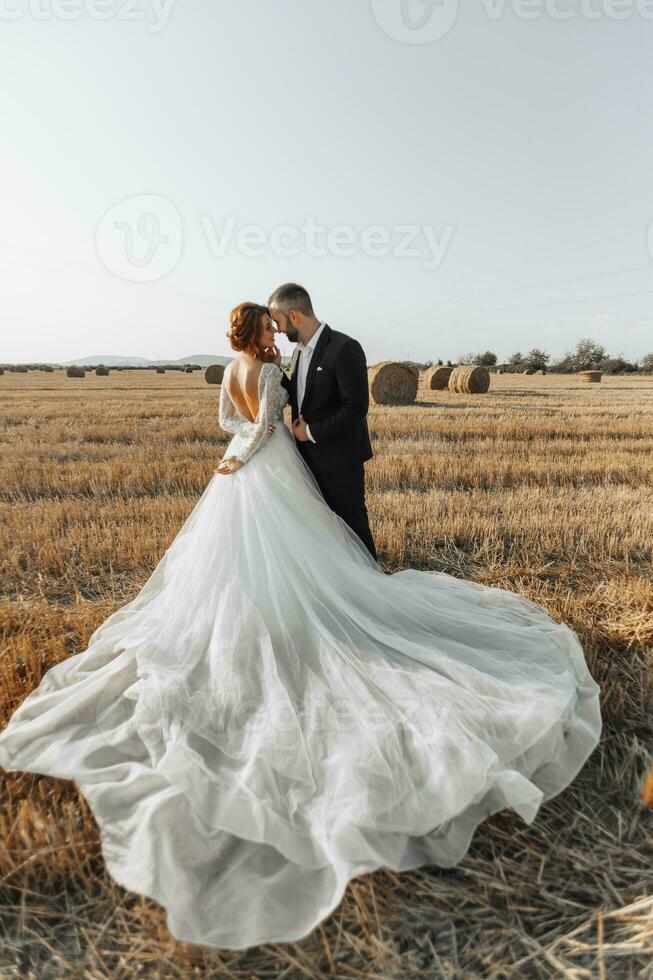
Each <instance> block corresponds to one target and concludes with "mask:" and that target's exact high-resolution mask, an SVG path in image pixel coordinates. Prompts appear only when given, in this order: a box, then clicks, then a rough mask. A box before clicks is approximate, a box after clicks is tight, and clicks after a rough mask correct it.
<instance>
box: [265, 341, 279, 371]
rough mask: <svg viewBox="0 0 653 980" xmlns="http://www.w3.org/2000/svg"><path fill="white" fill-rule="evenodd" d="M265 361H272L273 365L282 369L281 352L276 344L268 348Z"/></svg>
mask: <svg viewBox="0 0 653 980" xmlns="http://www.w3.org/2000/svg"><path fill="white" fill-rule="evenodd" d="M265 360H266V361H271V362H272V364H276V365H277V367H278V368H280V367H281V351H280V349H279V348H278V347H277V345H276V344H273V345H272V347H268V348H267V349H266V351H265Z"/></svg>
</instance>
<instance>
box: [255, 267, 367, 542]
mask: <svg viewBox="0 0 653 980" xmlns="http://www.w3.org/2000/svg"><path fill="white" fill-rule="evenodd" d="M268 308H269V310H270V316H271V317H272V319H273V320H274V321H275V323H276V325H277V328H278V329H279V331H280V332H281V333H285V335H286V336H287V337H288V340H290V341H292V342H293V343H297V347H296V348H295V350H294V352H293V356H292V360H291V362H290V377H288V375H287V374H286V373H285V371H283V372H282V378H281V384H282V385H283V386H284V388H285V389H286V391H287V392H288V395H289V399H290V405H291V409H292V430H293V433H294V436H295V439H296V440H297V448H298V450H299V452H300V453H301V455H302V457H303V459H304V462H305V463H306V465H307V466H308V468H309V469H310V470H311V472H312V474H313V476H314V477H315V479H316V480H317V483H318V485H319V487H320V490H321V491H322V495H323V496H324V499H325V500H326V502H327V504H328V505H329V507H330V508H331V510H334V511H335V512H336V514H338V515H339V516H340V517H342V519H343V520H344V521H346V523H347V524H349V526H350V527H351V528H352V530H354V531H355V532H356V534H357V535H358V537H359V538H360V539H361V541H362V542H363V544H364V545H365V546H366V547H367V549H368V551H369V552H370V554H371V555H372V556H373V558H374V559H376V548H375V547H374V539H373V538H372V532H371V531H370V525H369V520H368V516H367V508H366V506H365V471H364V465H363V464H364V463H365V462H366V461H367V460H368V459H371V458H372V446H371V444H370V436H369V432H368V429H367V419H366V415H367V409H368V406H369V388H368V384H367V365H366V363H365V352H364V351H363V348H362V347H361V345H360V344H359V343H358V341H357V340H355V339H354V338H353V337H348V336H347V334H344V333H340V331H338V330H332V329H331V327H330V326H329V325H328V323H325V322H324V321H320V320H318V318H317V317H316V316H315V313H314V312H313V304H312V303H311V297H310V296H309V294H308V293H307V291H306V290H305V289H304V287H303V286H298V285H297V284H296V283H286V284H285V285H284V286H279V288H278V289H275V291H274V292H273V293H272V295H271V296H270V299H269V300H268Z"/></svg>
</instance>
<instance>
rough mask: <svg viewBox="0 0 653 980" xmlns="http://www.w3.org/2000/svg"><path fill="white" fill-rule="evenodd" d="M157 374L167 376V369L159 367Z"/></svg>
mask: <svg viewBox="0 0 653 980" xmlns="http://www.w3.org/2000/svg"><path fill="white" fill-rule="evenodd" d="M156 373H157V374H165V373H166V369H165V368H162V367H158V368H157V369H156Z"/></svg>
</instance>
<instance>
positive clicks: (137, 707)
mask: <svg viewBox="0 0 653 980" xmlns="http://www.w3.org/2000/svg"><path fill="white" fill-rule="evenodd" d="M257 322H258V327H257V330H258V335H257V338H256V340H257V344H258V347H257V350H258V351H259V354H258V356H257V357H252V356H251V355H249V354H247V353H241V354H240V355H239V356H238V357H236V358H235V360H234V361H232V362H231V364H230V365H229V367H228V368H227V370H226V372H225V378H224V381H223V384H222V388H221V393H220V414H219V420H220V425H221V426H222V427H223V428H225V429H227V430H228V431H229V432H230V433H232V435H233V438H232V440H231V442H230V443H229V446H228V449H227V452H226V454H225V457H224V459H223V461H222V463H221V464H220V465H219V467H218V469H217V470H216V472H215V473H214V475H213V476H212V478H211V480H210V481H209V483H208V485H207V486H206V488H205V490H204V492H203V493H202V495H201V497H200V498H199V500H198V502H197V504H196V505H195V507H194V509H193V511H192V512H191V514H190V516H189V517H188V519H187V520H186V522H185V523H184V525H183V526H182V527H181V529H180V531H179V532H178V534H177V536H176V538H175V539H174V540H173V542H172V544H171V545H170V547H169V548H168V550H167V551H166V552H165V553H164V555H163V557H162V558H161V560H160V561H159V563H158V564H157V566H156V567H155V569H154V571H153V572H152V575H151V576H150V578H149V579H148V581H147V582H146V584H145V585H144V587H143V588H142V589H141V591H140V592H139V593H138V595H137V596H136V597H135V598H134V599H133V600H132V601H131V602H129V603H127V604H126V605H124V606H123V607H122V608H120V609H118V610H117V611H116V612H114V613H113V614H112V615H111V616H109V618H108V619H106V620H105V621H104V622H103V623H102V625H101V626H100V627H99V628H98V629H96V631H95V632H94V633H93V634H92V636H91V638H90V641H89V645H88V648H87V649H86V651H84V652H80V653H78V654H76V655H74V656H71V657H69V658H68V659H67V660H64V661H63V662H61V663H59V664H57V665H56V666H54V667H53V668H51V669H50V670H49V671H48V672H47V673H46V674H45V675H44V677H43V679H42V681H41V683H40V685H39V686H38V688H37V689H36V690H34V691H33V692H32V693H31V694H29V695H28V696H27V698H26V699H25V700H24V701H23V703H22V704H21V705H20V706H19V707H18V709H17V710H16V711H15V712H14V714H13V716H12V717H11V719H10V721H9V723H8V725H7V726H6V728H5V729H4V730H3V731H2V733H0V764H2V766H3V767H4V768H5V769H6V770H25V771H28V772H34V773H42V774H45V775H49V776H56V777H60V778H63V779H71V780H74V781H75V783H76V785H77V786H78V787H79V789H80V790H81V792H82V793H83V794H84V796H85V798H86V800H87V801H88V804H89V806H90V807H91V809H92V812H93V814H94V816H95V819H96V821H97V825H98V828H99V832H100V837H101V843H102V852H103V856H104V860H105V863H106V867H107V869H108V871H109V872H110V874H111V875H112V876H113V878H114V879H115V880H116V881H117V882H118V883H119V884H120V885H122V886H123V887H124V888H126V889H129V890H131V891H133V892H137V893H139V894H141V895H146V896H149V897H151V898H152V899H155V900H156V901H157V902H158V903H160V904H161V905H162V906H163V907H164V908H165V909H166V913H167V924H168V927H169V929H170V931H171V933H172V934H173V935H174V936H175V937H177V938H179V939H181V940H185V941H188V942H191V943H197V944H201V945H206V946H215V947H219V948H224V949H244V948H246V947H248V946H253V945H256V944H259V943H264V942H290V941H294V940H298V939H301V938H302V937H304V936H306V935H307V934H308V933H309V932H310V931H311V930H312V929H313V928H314V927H315V926H316V925H317V924H318V923H319V922H321V921H322V920H323V919H325V918H326V917H327V916H328V915H329V914H330V913H331V912H332V911H333V910H334V909H335V908H336V906H337V905H338V904H339V903H340V901H341V899H342V896H343V893H344V891H345V889H346V887H347V883H348V882H349V881H350V879H352V878H354V877H355V876H357V875H361V874H364V873H366V872H370V871H373V870H375V869H377V868H380V867H387V868H390V869H392V870H394V871H398V872H401V871H407V870H409V869H412V868H417V867H419V866H421V865H427V864H435V865H440V866H442V867H450V866H452V865H454V864H456V863H457V862H459V861H460V860H461V858H463V856H464V855H465V854H466V852H467V850H468V848H469V845H470V842H471V839H472V837H473V835H474V832H475V830H476V828H477V826H478V825H479V824H480V823H481V822H482V821H483V820H484V819H485V818H486V817H488V816H489V815H490V814H492V813H495V812H496V811H498V810H502V809H504V808H506V807H510V808H512V809H513V810H514V811H515V812H516V813H518V814H519V815H520V816H521V817H522V819H523V820H524V821H525V822H526V823H528V824H530V823H532V822H533V820H534V819H535V817H536V815H537V813H538V810H539V808H540V806H541V805H542V804H543V803H544V802H545V801H547V800H550V799H551V798H552V797H554V796H555V795H556V794H558V793H560V792H561V790H563V789H564V788H565V787H566V786H567V785H568V784H569V783H570V782H571V781H572V780H573V779H574V777H575V776H576V774H577V773H578V772H579V770H580V769H581V768H582V766H583V765H584V763H585V762H586V760H587V759H588V757H589V755H590V754H591V753H592V751H593V749H594V748H595V746H596V745H597V743H598V740H599V736H600V733H601V713H600V706H599V687H598V685H597V683H596V682H595V681H594V680H593V678H592V676H591V675H590V673H589V671H588V668H587V664H586V661H585V657H584V654H583V650H582V648H581V645H580V642H579V639H578V637H577V635H576V633H575V632H573V631H572V630H571V629H570V628H569V627H568V626H566V625H565V624H563V623H556V622H555V621H553V620H552V619H551V618H550V617H549V615H548V614H547V613H546V611H545V610H544V609H543V608H542V607H541V606H539V605H538V604H536V603H534V602H532V601H531V600H529V599H526V598H524V597H522V596H520V595H518V594H516V593H514V592H510V591H508V590H505V589H500V588H492V587H485V586H482V585H480V584H478V583H475V582H472V581H467V580H460V579H457V578H455V577H453V576H451V575H448V574H445V573H443V572H426V571H417V570H414V569H406V570H404V571H400V572H396V573H395V574H386V573H384V572H383V570H382V569H381V568H380V567H379V565H378V564H377V563H376V561H375V560H374V558H373V557H372V555H371V554H370V551H369V550H368V548H367V547H366V546H365V545H364V543H363V542H362V540H361V539H360V538H359V537H358V535H357V534H356V533H355V532H354V531H352V530H351V528H350V527H349V525H348V524H346V523H345V521H344V520H343V519H342V518H341V517H339V516H338V515H337V514H336V513H335V512H334V511H333V510H331V509H330V507H329V506H327V504H326V502H325V499H324V497H323V495H322V493H321V492H320V489H319V487H318V484H317V482H316V480H315V478H314V476H313V474H312V473H311V471H310V470H309V468H308V466H307V465H306V463H305V461H304V459H303V458H302V456H301V455H300V453H299V452H298V450H297V448H296V446H295V439H294V436H293V435H292V434H291V432H290V431H289V429H288V428H287V427H286V426H285V425H284V423H283V411H284V407H285V405H286V403H287V401H288V394H287V392H286V390H285V388H284V386H283V385H282V371H281V368H280V355H279V352H278V350H277V348H276V347H275V346H274V336H275V335H274V327H273V324H272V322H271V321H270V317H269V314H268V311H267V309H266V308H265V307H262V308H260V315H259V316H258V318H257Z"/></svg>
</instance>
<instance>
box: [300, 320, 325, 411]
mask: <svg viewBox="0 0 653 980" xmlns="http://www.w3.org/2000/svg"><path fill="white" fill-rule="evenodd" d="M330 333H331V327H330V326H329V324H328V323H325V324H324V330H323V331H322V333H321V334H320V339H319V340H318V342H317V344H316V346H315V350H314V351H313V353H312V355H311V363H310V364H309V365H308V374H307V375H306V387H305V388H304V399H303V401H302V407H303V406H304V405H305V404H306V403H307V401H308V396H309V395H310V393H311V385H312V384H313V378H314V377H315V372H316V371H317V369H318V365H319V363H320V358H321V357H322V354H323V353H324V348H325V347H326V345H327V344H328V342H329V335H330Z"/></svg>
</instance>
